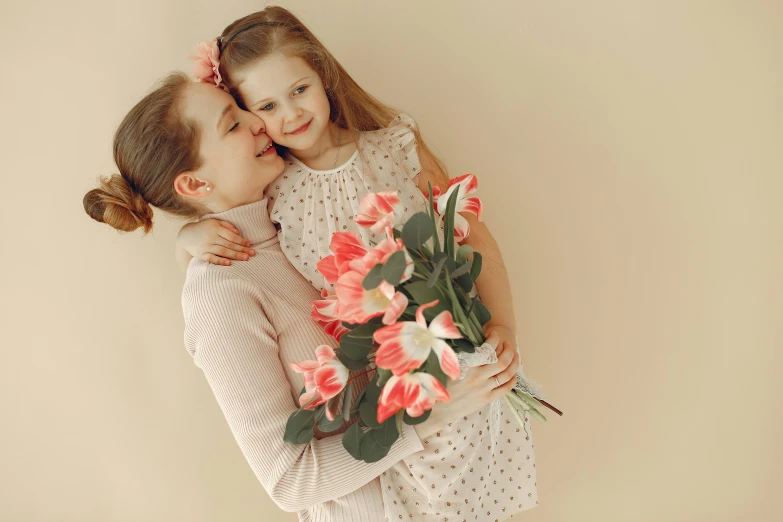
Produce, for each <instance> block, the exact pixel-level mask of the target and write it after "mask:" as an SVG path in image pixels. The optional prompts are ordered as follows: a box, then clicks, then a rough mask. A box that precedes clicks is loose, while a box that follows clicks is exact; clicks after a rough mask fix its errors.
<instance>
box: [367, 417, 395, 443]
mask: <svg viewBox="0 0 783 522" xmlns="http://www.w3.org/2000/svg"><path fill="white" fill-rule="evenodd" d="M372 434H373V437H375V440H377V441H378V444H380V445H381V446H384V447H386V448H391V446H392V444H394V442H395V441H396V440H397V439H398V438H399V436H400V432H399V431H397V415H393V416H391V417H389V418H388V419H386V420H385V421H384V423H383V424H381V427H380V428H378V429H377V430H373V432H372Z"/></svg>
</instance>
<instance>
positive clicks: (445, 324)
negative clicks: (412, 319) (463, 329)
mask: <svg viewBox="0 0 783 522" xmlns="http://www.w3.org/2000/svg"><path fill="white" fill-rule="evenodd" d="M429 330H430V332H432V334H433V335H434V336H435V337H439V338H441V339H462V334H461V333H460V331H459V330H458V329H457V327H456V326H454V319H453V318H452V317H451V312H449V311H448V310H445V311H443V312H441V313H439V314H438V315H436V316H435V319H433V320H432V321H431V322H430V326H429Z"/></svg>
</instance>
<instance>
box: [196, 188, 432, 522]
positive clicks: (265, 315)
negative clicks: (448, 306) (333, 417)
mask: <svg viewBox="0 0 783 522" xmlns="http://www.w3.org/2000/svg"><path fill="white" fill-rule="evenodd" d="M208 217H215V218H219V219H222V220H226V221H229V222H231V223H232V224H234V226H236V227H237V229H238V230H239V232H240V233H241V234H242V235H243V236H244V237H245V238H247V239H248V240H249V241H250V242H251V243H252V245H253V248H254V249H255V250H256V255H255V256H254V257H252V258H251V259H250V260H249V261H246V262H235V263H233V264H232V266H228V267H224V266H218V265H211V264H208V263H206V262H203V261H199V260H193V261H191V263H190V266H189V267H188V271H187V278H186V281H185V287H184V289H183V292H182V309H183V312H184V316H185V345H186V347H187V349H188V352H189V353H190V354H191V355H192V356H193V360H194V361H195V363H196V365H197V366H198V367H199V368H201V369H202V370H203V372H204V375H205V377H206V378H207V381H208V382H209V385H210V386H211V388H212V391H213V392H214V394H215V398H216V399H217V401H218V404H219V405H220V407H221V409H222V410H223V413H224V415H225V417H226V420H227V421H228V424H229V427H230V428H231V431H232V432H233V434H234V437H235V438H236V441H237V443H238V444H239V447H240V448H241V450H242V452H243V453H244V455H245V458H246V459H247V461H248V463H249V464H250V466H251V467H252V469H253V471H254V472H255V474H256V476H257V477H258V480H259V481H260V482H261V484H262V485H263V487H264V489H265V490H266V491H267V493H268V494H269V496H270V497H271V498H272V500H274V502H275V503H276V504H277V505H278V506H279V507H280V508H281V509H284V510H286V511H297V512H298V514H299V520H306V521H312V522H331V521H339V522H353V521H355V522H372V521H376V520H378V521H382V520H383V519H384V506H383V500H382V496H381V491H380V485H379V480H378V476H379V475H380V474H381V473H382V472H384V471H385V470H387V469H389V468H390V467H392V465H393V464H395V463H396V462H398V461H400V460H401V459H403V458H405V457H408V456H410V455H412V454H414V453H416V452H418V451H421V450H422V449H423V447H424V446H423V444H422V442H421V441H420V440H419V438H418V436H417V435H416V432H415V430H414V429H413V427H411V426H408V425H404V429H403V433H402V436H401V437H400V438H399V439H398V441H397V442H396V443H395V444H394V446H393V447H392V449H391V450H390V451H389V454H388V455H387V456H386V458H384V459H382V460H380V461H378V462H376V463H373V464H367V463H364V462H361V461H357V460H355V459H354V458H353V457H352V456H351V455H349V454H348V452H347V451H346V450H345V449H344V448H343V446H342V437H341V436H340V435H330V436H324V435H323V434H320V433H318V432H316V438H314V439H313V440H312V441H311V442H310V443H309V444H301V445H295V446H294V445H289V444H286V443H285V442H283V432H284V431H285V425H286V421H287V420H288V416H289V415H290V414H291V413H292V412H293V411H294V410H296V409H297V408H298V400H297V399H298V397H299V392H300V391H301V389H302V387H303V386H304V383H303V379H302V376H301V375H300V374H297V373H296V372H294V371H293V370H292V369H291V368H290V367H289V363H290V362H292V361H302V360H306V359H315V356H314V349H315V347H316V346H318V345H320V344H329V345H331V346H335V342H334V340H333V339H332V338H330V337H329V336H327V335H326V334H325V333H324V332H323V331H322V330H321V328H320V327H319V326H318V325H317V324H316V323H315V322H314V321H313V320H312V319H311V318H310V310H311V303H312V301H313V300H316V299H319V298H320V295H319V293H318V292H317V291H316V290H315V289H314V288H313V287H312V286H311V285H310V284H309V283H308V282H307V281H306V280H305V279H304V278H303V277H302V276H301V275H300V274H299V272H297V270H296V269H295V268H294V267H293V266H291V264H290V263H289V261H288V259H287V258H286V257H285V256H284V255H283V253H282V251H281V250H280V246H279V243H278V239H277V232H276V229H275V226H274V225H273V223H272V222H271V221H270V219H269V216H268V211H267V201H266V200H265V199H264V200H262V201H259V202H256V203H252V204H249V205H245V206H242V207H238V208H234V209H231V210H228V211H226V212H222V213H220V214H216V215H212V216H208ZM362 384H363V383H362ZM347 427H348V424H345V425H344V426H343V428H342V429H341V430H340V431H339V433H342V432H343V431H345V429H347ZM319 437H320V438H319Z"/></svg>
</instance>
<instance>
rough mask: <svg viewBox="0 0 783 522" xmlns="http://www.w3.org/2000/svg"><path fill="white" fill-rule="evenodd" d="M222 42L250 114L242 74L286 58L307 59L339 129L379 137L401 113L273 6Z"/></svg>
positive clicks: (227, 75)
mask: <svg viewBox="0 0 783 522" xmlns="http://www.w3.org/2000/svg"><path fill="white" fill-rule="evenodd" d="M218 40H219V42H220V44H219V45H220V48H221V53H220V74H221V76H222V77H223V79H224V81H225V82H226V85H227V86H228V88H229V90H230V91H231V94H233V95H234V98H236V99H237V103H238V104H239V106H240V107H242V108H243V109H244V108H246V107H245V105H244V101H243V100H242V98H241V96H240V94H239V92H238V90H237V89H236V85H235V84H233V83H232V81H234V80H235V78H236V73H237V72H238V71H239V70H240V69H242V68H244V67H247V66H248V65H251V64H253V63H255V62H257V61H258V60H261V59H263V58H265V57H266V56H269V55H271V54H274V53H282V54H284V55H286V56H298V57H300V58H302V59H303V60H305V61H306V62H307V63H308V64H309V65H310V67H312V68H313V70H315V72H316V73H318V76H320V78H321V81H322V82H323V84H324V87H325V88H326V96H327V98H328V99H329V107H330V109H331V111H330V116H329V119H330V120H331V121H332V122H333V123H335V124H336V125H337V126H338V127H341V128H344V129H348V130H351V131H374V130H378V129H382V128H385V127H387V126H388V125H389V124H390V123H391V121H392V120H393V119H394V118H395V117H397V115H398V114H399V112H400V111H398V110H396V109H394V108H393V107H391V106H389V105H386V104H385V103H383V102H381V101H380V100H378V99H377V98H375V97H374V96H372V95H371V94H369V93H368V92H367V91H365V90H364V89H362V88H361V87H360V86H359V84H357V83H356V82H355V81H354V79H353V78H351V75H349V74H348V72H347V71H346V70H345V69H343V66H342V65H340V62H338V61H337V59H336V58H335V57H334V56H332V54H331V53H330V52H329V51H328V50H327V49H326V47H324V45H323V44H322V43H321V42H320V41H319V40H318V38H316V37H315V35H314V34H313V33H312V32H310V30H309V29H308V28H307V27H306V26H305V25H304V24H303V23H302V22H301V21H300V20H299V19H298V18H297V17H296V16H294V15H293V14H292V13H291V12H289V11H288V10H286V9H283V8H282V7H278V6H269V7H267V8H266V9H264V10H263V11H259V12H257V13H253V14H250V15H247V16H245V17H243V18H240V19H239V20H236V21H235V22H233V23H232V24H230V25H229V26H228V27H226V28H225V29H224V30H223V34H222V36H221V38H219V39H218ZM414 136H415V138H416V142H417V144H418V146H419V148H420V149H424V151H425V152H428V153H430V155H431V156H432V157H434V155H432V153H431V152H430V150H429V148H428V147H427V145H426V144H425V143H424V140H423V139H422V138H421V134H420V133H419V129H418V127H417V128H416V129H414ZM435 162H436V163H437V167H439V168H440V169H441V170H442V171H443V172H444V173H445V172H446V169H445V167H444V166H443V164H442V163H441V162H440V161H439V160H438V159H437V158H435ZM423 168H426V166H424V165H423ZM430 168H432V166H430Z"/></svg>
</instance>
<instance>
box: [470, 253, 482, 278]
mask: <svg viewBox="0 0 783 522" xmlns="http://www.w3.org/2000/svg"><path fill="white" fill-rule="evenodd" d="M480 274H481V254H480V253H478V252H474V253H473V264H472V265H471V266H470V278H471V279H473V280H474V281H475V280H476V279H478V277H479V275H480Z"/></svg>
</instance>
